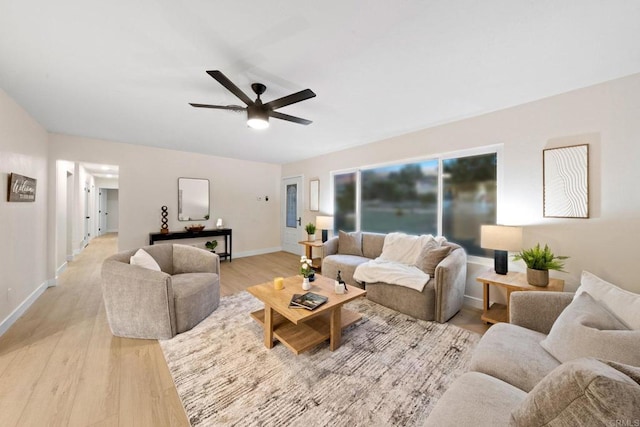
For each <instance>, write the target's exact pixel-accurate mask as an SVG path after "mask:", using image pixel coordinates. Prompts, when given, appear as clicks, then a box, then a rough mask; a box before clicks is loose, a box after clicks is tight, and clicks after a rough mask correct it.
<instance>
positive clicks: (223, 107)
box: [189, 102, 246, 111]
mask: <svg viewBox="0 0 640 427" xmlns="http://www.w3.org/2000/svg"><path fill="white" fill-rule="evenodd" d="M189 105H191V106H192V107H196V108H213V109H214V110H231V111H245V110H246V108H245V107H239V106H235V105H209V104H194V103H192V102H190V103H189Z"/></svg>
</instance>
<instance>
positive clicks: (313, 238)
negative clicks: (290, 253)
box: [307, 234, 316, 242]
mask: <svg viewBox="0 0 640 427" xmlns="http://www.w3.org/2000/svg"><path fill="white" fill-rule="evenodd" d="M307 236H309V241H310V242H315V241H316V235H315V234H307Z"/></svg>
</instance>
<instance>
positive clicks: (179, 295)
mask: <svg viewBox="0 0 640 427" xmlns="http://www.w3.org/2000/svg"><path fill="white" fill-rule="evenodd" d="M171 286H172V288H173V298H174V304H175V313H176V331H177V333H181V332H184V331H188V330H189V329H191V328H193V327H194V326H195V325H197V324H198V323H200V322H201V321H202V320H203V319H204V318H205V317H207V316H208V315H209V314H211V313H212V312H213V310H215V309H216V308H218V303H219V302H220V279H219V276H218V275H217V274H215V273H184V274H175V275H173V276H171Z"/></svg>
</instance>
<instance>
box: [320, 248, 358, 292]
mask: <svg viewBox="0 0 640 427" xmlns="http://www.w3.org/2000/svg"><path fill="white" fill-rule="evenodd" d="M367 261H369V258H365V257H361V256H356V255H329V256H326V257H324V259H323V260H322V275H323V276H325V277H328V278H330V279H335V278H336V277H337V275H338V271H340V275H341V276H342V280H344V281H345V283H346V284H347V285H357V283H356V281H355V280H354V279H353V273H354V272H355V271H356V267H358V266H359V265H360V264H362V263H365V262H367ZM359 287H362V286H359Z"/></svg>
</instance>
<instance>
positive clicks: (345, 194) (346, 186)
mask: <svg viewBox="0 0 640 427" xmlns="http://www.w3.org/2000/svg"><path fill="white" fill-rule="evenodd" d="M333 194H334V199H333V206H334V218H333V224H334V228H335V229H336V230H343V231H355V229H356V172H348V173H343V174H339V175H334V176H333Z"/></svg>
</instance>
